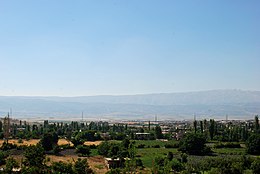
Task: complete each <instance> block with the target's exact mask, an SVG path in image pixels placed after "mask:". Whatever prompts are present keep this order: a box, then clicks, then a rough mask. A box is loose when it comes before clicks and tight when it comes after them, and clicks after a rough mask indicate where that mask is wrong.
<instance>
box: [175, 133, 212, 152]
mask: <svg viewBox="0 0 260 174" xmlns="http://www.w3.org/2000/svg"><path fill="white" fill-rule="evenodd" d="M205 144H206V138H205V137H204V136H203V135H202V134H195V133H189V134H186V136H185V137H184V138H183V139H182V140H181V141H180V144H179V149H178V150H179V151H181V152H183V153H188V154H190V155H204V154H207V153H209V152H210V149H208V148H207V147H206V145H205Z"/></svg>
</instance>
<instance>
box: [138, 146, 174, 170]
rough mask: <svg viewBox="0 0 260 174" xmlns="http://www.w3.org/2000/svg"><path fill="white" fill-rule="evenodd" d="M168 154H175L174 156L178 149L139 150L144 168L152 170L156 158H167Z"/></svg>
mask: <svg viewBox="0 0 260 174" xmlns="http://www.w3.org/2000/svg"><path fill="white" fill-rule="evenodd" d="M168 152H173V153H174V154H176V153H178V151H177V149H176V148H169V149H166V148H143V149H137V156H140V159H141V160H142V161H143V165H144V167H148V168H151V167H152V166H153V160H154V159H155V158H156V157H159V156H162V157H165V156H166V155H167V154H168Z"/></svg>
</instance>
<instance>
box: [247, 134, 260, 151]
mask: <svg viewBox="0 0 260 174" xmlns="http://www.w3.org/2000/svg"><path fill="white" fill-rule="evenodd" d="M246 149H247V153H249V154H252V155H260V134H256V133H255V134H252V135H251V136H250V137H249V138H248V140H247V142H246Z"/></svg>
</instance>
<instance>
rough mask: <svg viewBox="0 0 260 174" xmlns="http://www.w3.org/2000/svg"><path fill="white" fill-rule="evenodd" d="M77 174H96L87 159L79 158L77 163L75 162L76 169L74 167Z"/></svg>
mask: <svg viewBox="0 0 260 174" xmlns="http://www.w3.org/2000/svg"><path fill="white" fill-rule="evenodd" d="M73 170H74V173H75V174H92V173H94V172H93V171H92V169H91V168H90V167H89V165H88V161H87V159H86V158H85V159H80V158H78V160H77V161H75V164H74V167H73Z"/></svg>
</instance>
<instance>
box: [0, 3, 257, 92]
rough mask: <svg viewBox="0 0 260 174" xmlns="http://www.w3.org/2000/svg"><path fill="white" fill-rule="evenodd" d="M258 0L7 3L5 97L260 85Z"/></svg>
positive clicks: (2, 20)
mask: <svg viewBox="0 0 260 174" xmlns="http://www.w3.org/2000/svg"><path fill="white" fill-rule="evenodd" d="M259 9H260V1H259V0H255V1H254V0H228V1H227V0H216V1H208V0H204V1H202V0H190V1H188V0H187V1H185V0H169V1H167V0H156V1H152V0H117V1H112V0H103V1H98V0H91V1H87V0H82V1H80V0H77V1H72V0H67V1H65V0H37V1H36V0H31V1H28V0H16V1H14V0H1V1H0V95H30V96H31V95H37V96H52V95H54V96H79V95H103V94H114V95H121V94H141V93H167V92H185V91H199V90H211V89H243V90H260V22H259V21H260V10H259Z"/></svg>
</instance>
